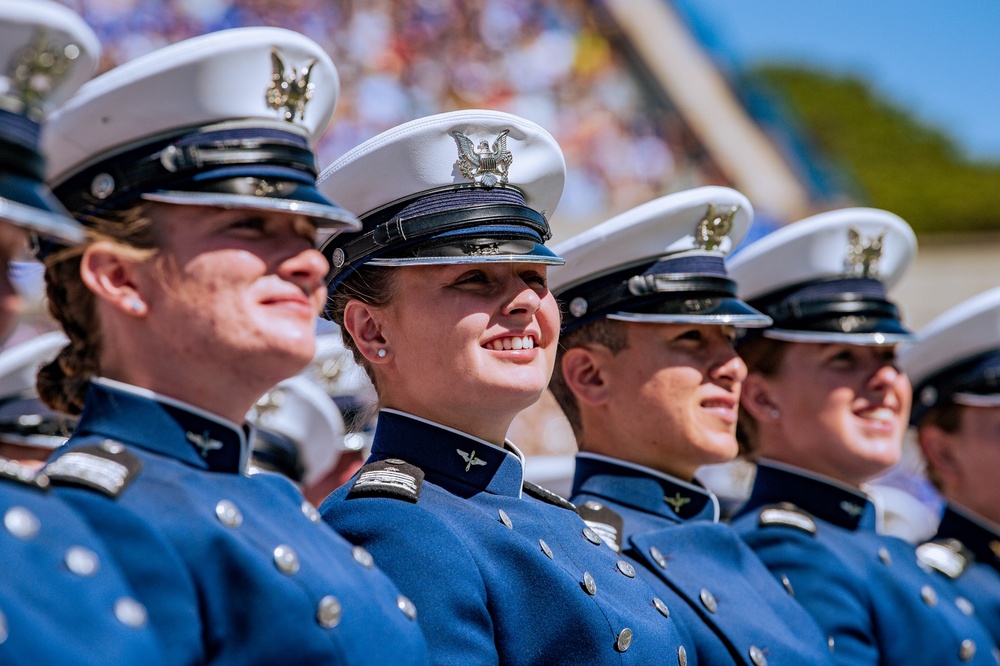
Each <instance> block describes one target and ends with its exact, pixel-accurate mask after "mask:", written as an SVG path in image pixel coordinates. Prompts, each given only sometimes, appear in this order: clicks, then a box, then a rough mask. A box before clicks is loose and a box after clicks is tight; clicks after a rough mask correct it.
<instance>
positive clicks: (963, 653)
mask: <svg viewBox="0 0 1000 666" xmlns="http://www.w3.org/2000/svg"><path fill="white" fill-rule="evenodd" d="M975 656H976V642H975V641H973V640H970V639H968V638H966V639H965V640H964V641H962V646H961V647H959V648H958V658H959V659H961V660H962V661H972V658H973V657H975Z"/></svg>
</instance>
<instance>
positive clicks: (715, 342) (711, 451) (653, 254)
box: [550, 187, 833, 666]
mask: <svg viewBox="0 0 1000 666" xmlns="http://www.w3.org/2000/svg"><path fill="white" fill-rule="evenodd" d="M752 217H753V211H752V209H751V206H750V203H749V202H748V201H747V200H746V198H745V197H743V196H742V195H741V194H739V193H737V192H735V191H733V190H730V189H726V188H721V187H704V188H699V189H695V190H689V191H686V192H681V193H678V194H672V195H668V196H665V197H662V198H659V199H656V200H654V201H651V202H649V203H647V204H644V205H642V206H639V207H637V208H634V209H632V210H630V211H628V212H626V213H624V214H622V215H620V216H618V217H615V218H613V219H611V220H608V221H607V222H605V223H603V224H600V225H598V226H596V227H594V228H592V229H590V230H588V231H586V232H584V233H582V234H580V235H578V236H576V237H574V238H572V239H570V240H569V241H567V242H565V243H563V244H561V245H558V246H556V247H555V248H553V249H554V251H555V252H558V253H559V255H560V256H562V257H564V258H565V259H566V261H567V265H566V267H565V268H562V269H560V270H559V271H557V272H554V273H553V279H552V280H551V281H550V286H551V288H552V290H553V292H554V293H555V294H556V296H557V298H559V299H560V300H561V301H562V302H563V303H564V304H565V306H566V310H565V312H564V314H563V325H562V340H561V343H560V348H559V354H558V356H557V363H556V371H555V374H554V376H553V380H552V384H551V388H552V390H553V393H554V395H555V397H556V399H557V401H558V402H559V404H560V406H561V407H562V409H563V411H564V412H565V414H566V415H567V417H568V419H569V421H570V423H571V425H572V426H573V430H574V432H575V434H576V440H577V444H578V446H579V448H580V453H579V455H578V456H577V458H576V475H575V479H574V481H573V494H572V497H571V500H572V501H573V502H574V503H575V504H576V505H577V508H578V511H579V512H580V515H581V516H583V517H584V518H585V519H586V520H587V522H588V524H589V525H590V526H591V527H592V528H593V529H595V530H596V531H597V532H598V533H599V534H601V535H602V536H603V537H604V538H605V540H606V541H607V542H608V545H609V546H611V547H612V549H614V550H615V551H616V552H619V553H620V554H621V555H622V556H623V557H624V558H626V560H627V561H628V562H630V563H631V564H632V565H634V566H635V568H636V569H637V570H638V571H639V573H640V575H641V576H642V577H643V578H644V579H646V580H647V581H648V582H649V583H650V584H651V585H652V586H653V587H654V589H655V590H656V592H657V595H658V597H659V598H660V599H661V600H662V601H663V602H665V603H666V604H667V605H668V606H669V608H670V610H671V612H672V614H673V617H676V618H677V619H678V622H680V623H681V624H682V626H684V627H686V628H687V629H688V630H689V631H690V632H691V634H692V638H693V642H694V647H695V652H696V654H697V661H698V663H702V664H713V665H721V664H747V665H749V666H764V665H765V664H768V663H770V664H815V665H819V664H832V663H833V659H832V655H831V654H830V650H829V649H828V647H827V644H826V638H825V636H824V635H823V634H822V633H821V632H820V629H819V627H818V626H817V625H816V623H815V622H814V621H813V619H812V618H811V617H810V616H809V615H808V614H807V613H806V611H805V610H804V609H803V608H802V607H801V606H800V605H799V604H798V603H796V602H795V601H794V600H793V599H792V598H791V597H790V596H789V594H788V592H787V591H786V590H785V589H784V588H783V587H782V585H781V583H779V582H778V581H777V580H776V579H775V578H774V576H772V575H771V573H770V572H769V571H768V569H767V568H766V567H765V566H764V565H763V564H762V563H761V561H760V560H759V559H758V558H757V557H756V556H755V555H754V554H753V552H752V551H750V549H749V548H748V547H747V546H746V545H745V544H744V543H743V542H741V541H740V539H739V538H738V537H737V536H736V534H735V532H733V530H732V529H731V528H730V527H729V526H728V525H726V524H723V523H720V522H719V504H718V501H717V499H716V498H715V496H714V495H713V494H712V493H711V492H709V491H708V490H707V489H705V488H704V487H702V486H701V485H700V484H698V482H697V481H695V479H694V474H695V472H696V471H697V470H698V468H699V467H701V466H702V465H706V464H712V463H721V462H727V461H730V460H732V459H734V458H735V457H736V455H737V453H738V446H737V443H736V420H737V412H738V406H739V399H740V389H741V386H742V383H743V380H744V379H745V378H746V374H747V369H746V365H745V364H744V363H743V361H742V360H741V359H740V357H739V356H738V355H737V354H736V351H735V350H734V349H733V342H734V338H735V335H736V328H737V327H738V328H745V327H764V326H767V325H769V324H770V323H771V319H770V318H769V317H767V316H765V315H763V314H761V313H760V312H758V311H757V310H754V309H753V308H752V307H750V306H748V305H747V304H746V303H744V302H742V301H741V300H739V299H738V298H737V297H736V285H735V283H734V282H733V281H732V280H731V279H730V278H729V277H728V275H727V273H726V268H725V264H724V258H725V256H726V255H727V254H728V253H729V252H730V251H731V250H732V249H733V248H734V247H735V246H736V245H738V244H739V242H740V241H741V239H742V238H743V237H744V235H745V234H746V232H747V230H748V228H749V226H750V224H751V221H752Z"/></svg>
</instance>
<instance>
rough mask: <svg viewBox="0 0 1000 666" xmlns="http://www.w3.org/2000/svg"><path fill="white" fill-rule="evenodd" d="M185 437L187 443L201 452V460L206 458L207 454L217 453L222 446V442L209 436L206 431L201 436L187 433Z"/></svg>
mask: <svg viewBox="0 0 1000 666" xmlns="http://www.w3.org/2000/svg"><path fill="white" fill-rule="evenodd" d="M185 436H186V437H187V441H189V442H191V443H192V444H194V446H195V448H196V449H198V451H200V452H201V457H202V458H207V457H208V454H209V453H211V452H212V451H218V450H219V449H221V448H222V446H223V444H222V442H220V441H219V440H217V439H215V438H213V437H212V436H211V435H209V434H208V431H207V430H206V431H205V433H204V434H202V435H199V434H198V433H194V432H190V431H188V432H187V433H185Z"/></svg>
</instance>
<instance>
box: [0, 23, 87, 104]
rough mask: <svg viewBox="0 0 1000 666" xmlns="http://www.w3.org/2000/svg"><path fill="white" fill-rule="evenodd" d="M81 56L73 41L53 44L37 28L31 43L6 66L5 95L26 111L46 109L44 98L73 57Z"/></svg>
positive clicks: (63, 73) (53, 87) (66, 71)
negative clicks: (12, 97) (13, 98)
mask: <svg viewBox="0 0 1000 666" xmlns="http://www.w3.org/2000/svg"><path fill="white" fill-rule="evenodd" d="M79 57H80V47H79V46H77V45H76V44H56V43H53V42H50V41H49V36H48V33H47V32H46V31H45V30H37V31H36V32H35V34H34V36H33V37H32V39H31V43H30V44H28V45H27V46H25V47H24V48H23V49H21V50H20V52H18V53H17V55H16V57H14V58H12V59H11V61H10V64H9V66H8V71H7V77H8V78H9V80H10V89H9V91H8V93H7V94H8V95H11V94H12V95H13V96H14V97H15V98H16V99H18V101H19V103H20V104H23V110H24V112H25V113H26V114H28V115H35V114H38V113H44V112H45V110H46V109H45V101H46V100H47V99H48V98H49V96H50V95H51V94H52V93H53V91H54V90H55V89H56V87H57V86H58V85H59V83H60V82H61V81H62V80H63V79H64V78H65V77H66V76H67V75H68V74H69V72H70V70H71V69H72V64H73V61H74V60H76V59H77V58H79Z"/></svg>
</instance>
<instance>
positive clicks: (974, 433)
mask: <svg viewBox="0 0 1000 666" xmlns="http://www.w3.org/2000/svg"><path fill="white" fill-rule="evenodd" d="M899 360H900V364H901V365H902V367H903V368H904V369H905V370H906V371H907V373H908V374H909V375H910V379H911V380H912V381H913V387H914V396H915V397H914V407H913V411H912V413H911V416H910V423H911V424H912V425H915V426H916V427H917V438H918V441H919V443H920V448H921V450H922V451H923V454H924V458H925V460H926V461H927V474H928V476H929V477H930V479H931V480H932V481H933V482H934V485H935V486H937V488H938V490H939V491H940V492H941V494H942V495H943V496H944V498H945V499H946V500H947V505H946V506H945V510H944V516H943V517H942V518H941V524H940V526H939V527H938V531H937V534H936V535H935V536H934V537H933V539H931V540H930V541H928V542H927V543H924V544H921V545H920V546H918V547H917V557H918V558H919V559H920V561H921V562H923V563H924V564H925V565H926V566H928V567H930V568H932V569H934V570H936V571H938V572H939V573H941V574H943V575H944V576H946V577H947V578H948V579H950V580H952V581H953V582H954V585H955V587H956V589H958V591H959V593H960V594H961V595H962V596H964V597H965V598H966V599H968V600H969V602H971V605H972V607H973V608H974V609H975V611H976V615H977V616H978V617H979V619H980V621H982V622H983V624H984V625H986V628H987V629H989V630H990V633H991V634H992V635H993V640H994V641H998V642H1000V487H998V485H997V472H998V471H1000V446H997V434H998V433H1000V289H991V290H990V291H987V292H985V293H982V294H980V295H978V296H975V297H973V298H971V299H969V300H967V301H965V302H964V303H962V304H960V305H957V306H955V307H954V308H952V309H951V310H949V311H948V312H946V313H944V314H942V315H941V316H940V317H938V318H937V319H935V320H934V321H933V322H931V323H930V324H928V326H927V327H926V328H925V329H924V330H922V331H921V332H920V341H919V342H918V343H917V344H916V345H913V346H912V347H910V348H908V349H906V350H904V351H903V353H902V354H901V355H900V359H899Z"/></svg>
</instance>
